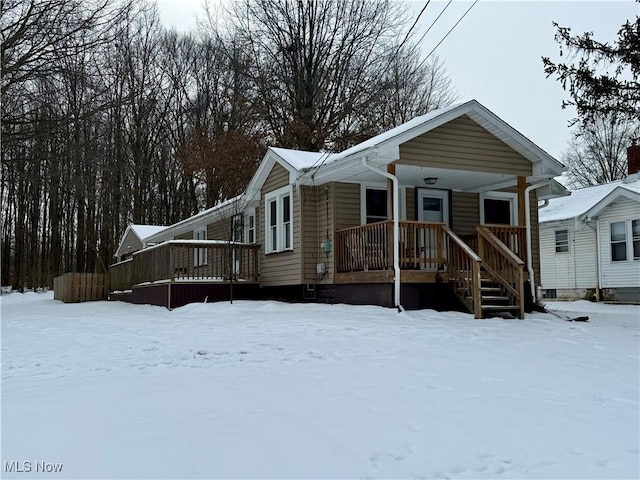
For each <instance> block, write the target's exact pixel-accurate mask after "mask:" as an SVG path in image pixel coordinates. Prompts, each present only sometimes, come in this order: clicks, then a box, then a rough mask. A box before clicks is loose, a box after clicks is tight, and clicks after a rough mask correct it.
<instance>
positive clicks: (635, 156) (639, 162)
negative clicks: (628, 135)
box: [627, 138, 640, 175]
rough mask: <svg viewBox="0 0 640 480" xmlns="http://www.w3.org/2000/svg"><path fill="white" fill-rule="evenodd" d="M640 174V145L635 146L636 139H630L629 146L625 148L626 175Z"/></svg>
mask: <svg viewBox="0 0 640 480" xmlns="http://www.w3.org/2000/svg"><path fill="white" fill-rule="evenodd" d="M636 172H640V145H636V139H635V138H633V139H631V146H630V147H627V175H633V174H634V173H636Z"/></svg>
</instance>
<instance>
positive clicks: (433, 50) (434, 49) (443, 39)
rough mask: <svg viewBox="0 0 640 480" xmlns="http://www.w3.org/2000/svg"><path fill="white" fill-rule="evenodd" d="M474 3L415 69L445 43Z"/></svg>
mask: <svg viewBox="0 0 640 480" xmlns="http://www.w3.org/2000/svg"><path fill="white" fill-rule="evenodd" d="M476 3H478V0H475V2H473V3H472V4H471V6H470V7H469V8H467V11H466V12H464V13H463V14H462V16H461V17H460V19H459V20H458V21H457V22H456V23H455V25H454V26H453V27H451V29H450V30H449V31H448V32H447V33H446V35H445V36H444V37H442V40H440V41H439V42H438V44H437V45H436V46H435V47H433V49H432V50H431V51H430V52H429V53H428V54H427V56H426V57H424V60H422V62H420V64H419V65H418V66H417V67H416V69H418V68H420V67H421V66H422V65H423V64H424V62H426V61H427V59H428V58H429V55H431V54H432V53H433V52H435V51H436V48H438V47H439V46H440V44H441V43H442V42H444V41H445V39H446V38H447V37H448V36H449V34H450V33H451V32H452V31H453V30H454V29H455V28H456V27H457V26H458V24H459V23H460V22H461V21H462V19H463V18H464V17H466V16H467V13H469V11H470V10H471V9H472V8H473V6H474V5H475V4H476Z"/></svg>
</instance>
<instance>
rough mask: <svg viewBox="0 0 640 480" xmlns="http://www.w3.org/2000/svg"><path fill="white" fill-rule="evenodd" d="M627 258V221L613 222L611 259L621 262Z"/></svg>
mask: <svg viewBox="0 0 640 480" xmlns="http://www.w3.org/2000/svg"><path fill="white" fill-rule="evenodd" d="M626 259H627V226H626V222H616V223H612V224H611V261H613V262H621V261H624V260H626Z"/></svg>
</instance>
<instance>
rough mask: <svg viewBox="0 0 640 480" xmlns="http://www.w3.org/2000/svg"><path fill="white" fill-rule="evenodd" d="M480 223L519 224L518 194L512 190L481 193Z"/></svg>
mask: <svg viewBox="0 0 640 480" xmlns="http://www.w3.org/2000/svg"><path fill="white" fill-rule="evenodd" d="M480 223H482V224H490V225H491V224H494V225H495V224H497V225H517V224H518V194H517V193H512V192H483V193H481V194H480Z"/></svg>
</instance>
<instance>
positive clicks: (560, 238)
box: [556, 230, 569, 253]
mask: <svg viewBox="0 0 640 480" xmlns="http://www.w3.org/2000/svg"><path fill="white" fill-rule="evenodd" d="M568 251H569V231H568V230H556V253H561V252H568Z"/></svg>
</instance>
